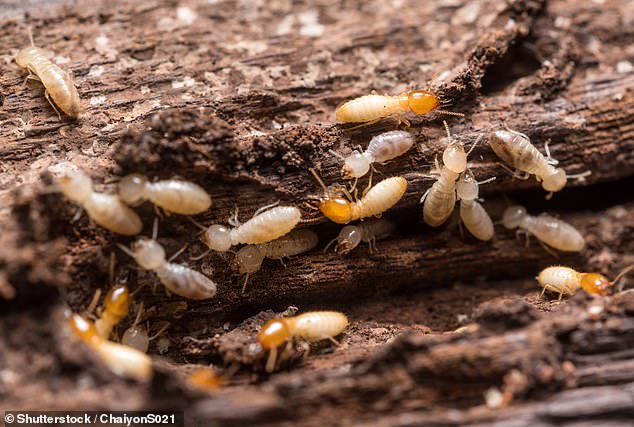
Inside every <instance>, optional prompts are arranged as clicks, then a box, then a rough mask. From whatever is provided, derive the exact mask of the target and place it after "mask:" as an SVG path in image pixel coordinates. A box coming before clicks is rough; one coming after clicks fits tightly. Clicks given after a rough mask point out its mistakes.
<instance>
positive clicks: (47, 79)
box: [15, 29, 81, 120]
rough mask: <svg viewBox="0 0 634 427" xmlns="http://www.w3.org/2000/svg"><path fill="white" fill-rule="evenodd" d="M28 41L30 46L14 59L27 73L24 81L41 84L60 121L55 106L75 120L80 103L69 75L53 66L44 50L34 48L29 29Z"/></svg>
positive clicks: (79, 110)
mask: <svg viewBox="0 0 634 427" xmlns="http://www.w3.org/2000/svg"><path fill="white" fill-rule="evenodd" d="M29 39H30V41H31V46H29V47H25V48H23V49H22V50H20V51H19V52H18V54H17V55H16V57H15V62H17V63H18V65H19V66H20V67H22V68H24V69H26V70H27V71H28V72H29V75H28V76H27V77H26V80H28V79H33V80H38V81H40V82H42V84H43V85H44V89H45V91H44V95H45V96H46V100H47V101H48V102H49V104H51V107H53V109H54V110H55V113H57V116H58V117H59V119H60V120H61V119H62V116H61V115H60V114H59V111H57V108H55V105H57V106H58V107H59V108H60V109H61V110H62V111H63V112H64V113H65V114H67V115H68V116H70V117H72V118H77V117H78V116H79V113H80V112H81V103H80V101H79V94H78V93H77V88H76V87H75V84H74V83H73V79H72V78H71V76H70V74H68V73H67V72H66V71H64V70H62V69H61V68H60V67H59V66H57V65H55V63H53V62H52V61H51V60H50V59H49V53H48V52H47V51H46V50H44V49H41V48H39V47H35V43H33V35H32V34H31V30H30V29H29ZM26 80H25V83H26ZM51 100H52V101H51Z"/></svg>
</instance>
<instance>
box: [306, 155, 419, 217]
mask: <svg viewBox="0 0 634 427" xmlns="http://www.w3.org/2000/svg"><path fill="white" fill-rule="evenodd" d="M310 171H311V173H312V174H313V176H314V177H315V179H316V180H317V182H318V183H319V185H321V187H322V188H323V190H324V195H323V196H322V197H318V200H319V202H318V204H317V207H318V208H319V210H320V211H321V213H322V214H323V215H324V216H325V217H327V218H328V219H330V220H331V221H333V222H336V223H337V224H347V223H349V222H350V221H355V220H357V219H363V218H369V217H373V216H376V217H378V216H381V214H383V212H385V211H387V210H388V209H390V208H391V207H392V206H394V205H395V204H396V203H398V201H399V200H401V198H402V197H403V195H404V194H405V191H406V190H407V180H406V179H405V178H403V177H401V176H393V177H391V178H386V179H384V180H383V181H381V182H379V183H378V184H376V185H375V186H374V187H371V188H369V189H368V191H367V193H366V194H365V195H364V196H363V197H362V198H361V199H360V200H357V201H356V202H352V201H350V200H346V199H344V198H343V197H340V196H338V195H337V194H336V193H337V192H336V191H335V190H333V189H332V188H328V187H326V184H324V182H323V181H322V179H321V178H320V177H319V175H317V172H315V170H314V169H312V168H311V169H310Z"/></svg>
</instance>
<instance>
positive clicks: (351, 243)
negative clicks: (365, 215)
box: [335, 225, 361, 255]
mask: <svg viewBox="0 0 634 427" xmlns="http://www.w3.org/2000/svg"><path fill="white" fill-rule="evenodd" d="M359 243H361V232H360V231H359V228H358V227H356V226H354V225H346V226H345V227H343V228H342V229H341V231H340V232H339V236H337V247H336V248H335V252H337V253H339V254H341V255H346V254H348V253H350V251H352V250H353V249H354V248H356V247H357V246H359Z"/></svg>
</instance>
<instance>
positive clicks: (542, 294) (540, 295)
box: [539, 286, 546, 299]
mask: <svg viewBox="0 0 634 427" xmlns="http://www.w3.org/2000/svg"><path fill="white" fill-rule="evenodd" d="M545 293H546V286H544V287H543V288H542V291H541V292H540V294H539V298H540V299H541V298H542V297H543V296H544V294H545Z"/></svg>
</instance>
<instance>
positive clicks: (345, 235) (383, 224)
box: [324, 219, 396, 255]
mask: <svg viewBox="0 0 634 427" xmlns="http://www.w3.org/2000/svg"><path fill="white" fill-rule="evenodd" d="M395 230H396V227H395V226H394V223H393V222H392V221H389V220H387V219H370V220H368V221H363V222H361V223H359V224H357V225H346V226H345V227H343V228H342V229H341V231H340V232H339V235H338V236H337V237H335V238H334V239H332V240H331V241H330V243H328V245H326V248H324V252H325V251H326V250H328V247H329V246H330V245H331V244H332V243H334V242H335V241H336V242H337V246H335V252H337V253H338V254H340V255H346V254H348V253H350V252H351V251H352V250H353V249H354V248H356V247H357V246H359V243H361V242H366V243H367V244H368V246H369V247H370V253H372V252H374V251H375V250H376V241H377V240H381V239H384V238H386V237H388V236H391V235H392V234H394V231H395Z"/></svg>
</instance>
